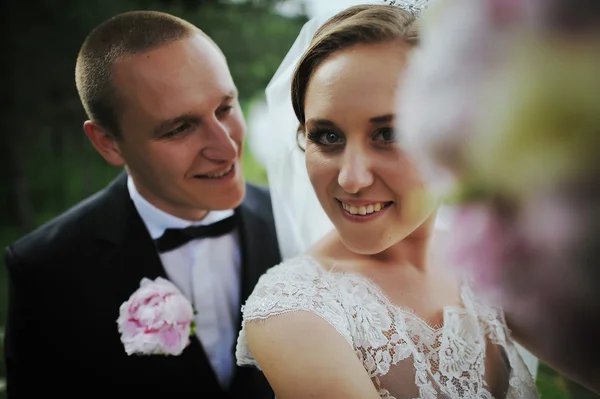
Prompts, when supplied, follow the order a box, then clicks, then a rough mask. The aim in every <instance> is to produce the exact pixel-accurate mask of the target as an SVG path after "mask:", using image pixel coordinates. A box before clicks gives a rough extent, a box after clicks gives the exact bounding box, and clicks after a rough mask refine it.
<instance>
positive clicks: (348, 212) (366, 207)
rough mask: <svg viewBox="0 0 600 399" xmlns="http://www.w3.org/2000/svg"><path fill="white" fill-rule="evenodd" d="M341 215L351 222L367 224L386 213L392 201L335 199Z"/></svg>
mask: <svg viewBox="0 0 600 399" xmlns="http://www.w3.org/2000/svg"><path fill="white" fill-rule="evenodd" d="M335 200H336V201H337V203H338V205H339V207H340V210H341V212H342V215H343V216H344V217H345V218H346V219H348V220H350V221H352V222H369V221H371V220H374V219H376V218H378V217H380V216H382V215H383V214H385V213H386V212H387V210H388V209H389V208H390V207H391V206H392V205H393V204H394V202H393V201H379V200H370V199H362V200H356V199H343V198H336V199H335Z"/></svg>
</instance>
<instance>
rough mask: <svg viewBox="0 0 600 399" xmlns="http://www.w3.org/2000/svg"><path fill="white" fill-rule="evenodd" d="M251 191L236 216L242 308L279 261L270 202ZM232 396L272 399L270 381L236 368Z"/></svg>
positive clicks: (256, 372)
mask: <svg viewBox="0 0 600 399" xmlns="http://www.w3.org/2000/svg"><path fill="white" fill-rule="evenodd" d="M248 188H249V189H248V191H247V194H246V199H245V200H244V202H243V204H242V205H241V206H240V207H239V208H238V209H236V214H237V216H238V218H239V220H240V222H239V223H240V225H239V228H240V246H241V251H242V278H241V282H240V288H241V291H240V304H241V305H243V304H244V303H245V302H246V300H247V299H248V297H249V296H250V294H251V293H252V291H253V290H254V287H255V286H256V284H257V282H258V280H259V278H260V277H261V276H262V275H263V274H264V273H266V271H267V269H268V268H269V267H271V266H275V265H276V264H277V263H279V262H280V256H279V247H278V245H277V238H276V234H275V229H274V226H273V225H272V224H269V222H268V220H269V219H268V218H265V216H264V213H265V212H267V213H268V214H269V215H270V212H271V210H270V207H268V203H267V204H265V201H261V199H260V198H258V197H257V195H256V193H255V192H254V189H253V188H252V187H251V186H249V187H248ZM265 208H269V209H265ZM270 220H272V219H270ZM271 223H272V222H271ZM241 323H242V314H241V309H240V312H239V314H238V326H240V327H241ZM236 338H237V337H236ZM236 343H237V340H236V342H234V343H233V351H234V355H235V347H236ZM229 393H230V396H231V398H235V399H237V398H240V399H241V398H248V397H257V398H268V397H271V398H272V397H273V393H272V390H271V387H270V385H269V383H268V381H267V380H266V378H265V377H264V375H263V374H262V372H261V371H260V370H258V369H256V368H254V367H236V372H235V375H234V379H233V381H232V384H231V389H230V392H229Z"/></svg>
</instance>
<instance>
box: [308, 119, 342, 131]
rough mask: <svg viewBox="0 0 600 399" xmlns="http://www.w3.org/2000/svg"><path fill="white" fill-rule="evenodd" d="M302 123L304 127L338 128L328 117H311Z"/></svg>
mask: <svg viewBox="0 0 600 399" xmlns="http://www.w3.org/2000/svg"><path fill="white" fill-rule="evenodd" d="M304 125H305V126H306V127H310V126H312V127H321V128H334V129H338V126H337V125H336V124H335V123H334V122H332V121H330V120H329V119H322V118H311V119H309V120H307V121H306V123H305V124H304Z"/></svg>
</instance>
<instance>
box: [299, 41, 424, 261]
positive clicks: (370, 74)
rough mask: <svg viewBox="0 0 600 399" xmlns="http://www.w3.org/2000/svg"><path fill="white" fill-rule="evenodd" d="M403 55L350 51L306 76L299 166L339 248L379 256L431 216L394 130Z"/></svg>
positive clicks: (380, 47)
mask: <svg viewBox="0 0 600 399" xmlns="http://www.w3.org/2000/svg"><path fill="white" fill-rule="evenodd" d="M408 51H409V48H408V47H407V46H406V45H405V44H402V43H381V44H369V45H357V46H354V47H351V48H349V49H346V50H342V51H338V52H336V53H334V54H332V55H331V56H330V57H328V58H327V59H326V60H324V61H323V62H322V64H321V65H319V67H318V68H317V69H316V70H315V71H314V73H313V75H312V77H311V80H310V83H309V85H308V87H307V91H306V98H305V109H304V112H305V116H306V123H305V126H306V137H307V144H306V166H307V170H308V174H309V177H310V180H311V182H312V185H313V187H314V189H315V192H316V194H317V197H318V199H319V201H320V202H321V205H322V206H323V208H324V210H325V212H326V213H327V215H328V216H329V218H330V219H331V221H332V222H333V224H334V225H335V227H336V229H337V230H338V232H339V234H340V236H341V238H342V240H343V241H344V244H345V245H346V246H347V247H348V248H349V249H350V250H352V251H354V252H357V253H361V254H376V253H380V252H383V251H384V250H386V249H387V248H389V247H391V246H392V245H394V244H396V243H398V242H399V241H400V240H402V239H404V238H406V237H407V236H409V235H411V234H412V233H413V232H415V230H417V228H418V227H419V226H420V225H421V224H423V222H424V221H425V220H426V219H427V217H428V216H430V215H431V212H432V211H433V209H434V201H433V200H432V198H431V196H430V195H429V193H428V192H427V190H426V187H425V185H424V183H423V180H422V178H421V175H420V174H419V173H418V171H417V169H416V167H415V164H414V163H413V162H412V161H411V160H410V159H409V157H408V156H407V155H406V154H405V153H404V152H403V151H402V148H401V146H400V145H399V142H398V139H399V138H400V135H401V134H402V132H396V131H395V130H394V123H395V119H396V115H395V108H396V107H395V101H396V92H397V89H398V84H399V78H400V76H401V74H402V72H403V70H404V68H405V62H406V56H407V52H408Z"/></svg>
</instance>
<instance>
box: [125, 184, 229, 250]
mask: <svg viewBox="0 0 600 399" xmlns="http://www.w3.org/2000/svg"><path fill="white" fill-rule="evenodd" d="M127 189H128V190H129V196H130V197H131V200H132V201H133V204H134V205H135V208H136V209H137V211H138V213H139V214H140V217H141V218H142V220H143V221H144V224H145V225H146V228H147V229H148V232H149V233H150V236H151V237H152V239H153V240H156V239H158V238H159V237H161V236H162V235H163V234H164V232H165V230H166V229H184V228H186V227H189V226H200V225H209V224H213V223H216V222H218V221H220V220H223V219H226V218H228V217H230V216H232V215H233V213H234V212H233V210H232V209H228V210H225V211H210V212H209V213H208V214H207V215H206V216H205V217H204V219H202V220H199V221H189V220H185V219H181V218H178V217H177V216H173V215H171V214H169V213H167V212H164V211H162V210H160V209H158V208H157V207H155V206H154V205H152V204H151V203H150V202H148V201H147V200H146V199H145V198H144V197H142V195H141V194H140V193H139V192H138V191H137V189H136V187H135V184H134V182H133V179H132V178H131V176H129V175H128V176H127Z"/></svg>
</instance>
